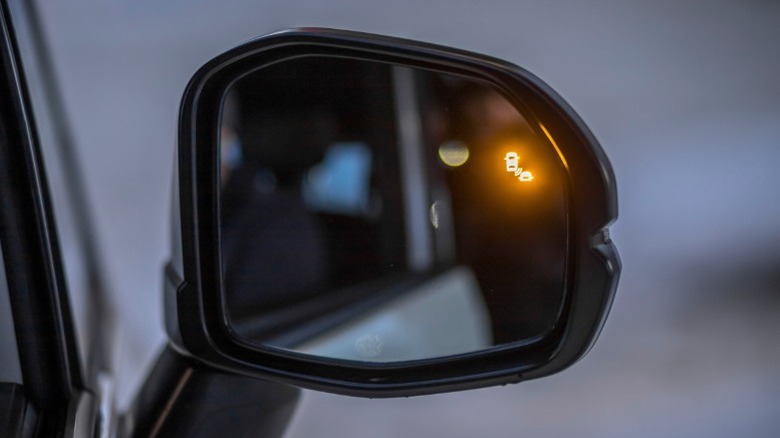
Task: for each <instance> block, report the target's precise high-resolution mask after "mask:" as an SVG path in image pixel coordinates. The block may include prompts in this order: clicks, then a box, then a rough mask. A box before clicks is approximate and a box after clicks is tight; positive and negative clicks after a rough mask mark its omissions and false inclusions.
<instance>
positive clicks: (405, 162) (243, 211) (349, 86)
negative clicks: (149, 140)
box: [220, 57, 567, 362]
mask: <svg viewBox="0 0 780 438" xmlns="http://www.w3.org/2000/svg"><path fill="white" fill-rule="evenodd" d="M221 123H222V124H221V133H222V136H221V145H220V148H221V166H220V172H221V174H220V183H221V190H220V198H221V199H220V219H221V237H220V239H221V240H220V243H221V248H222V266H223V272H222V283H223V290H224V292H225V303H226V305H227V312H228V318H229V320H230V323H231V325H232V329H233V331H234V332H235V333H236V334H237V336H239V337H240V338H241V339H242V340H244V341H246V342H252V343H256V344H258V345H263V346H269V347H275V348H281V349H287V350H293V351H298V352H302V353H306V354H311V355H317V356H324V357H330V358H338V359H349V360H357V361H372V362H395V361H406V360H418V359H428V358H433V357H439V356H445V355H453V354H461V353H467V352H473V351H477V350H481V349H485V348H489V347H492V346H496V345H501V344H505V343H511V342H516V341H522V340H527V339H529V338H533V337H537V336H540V335H543V334H544V333H545V332H546V331H547V330H549V329H550V328H551V327H552V325H553V324H554V322H555V320H556V317H557V315H558V312H559V309H560V307H561V303H562V297H563V292H564V278H565V269H566V266H565V259H566V245H567V240H566V239H567V233H566V208H565V189H564V173H563V167H562V165H561V162H560V158H559V157H558V155H557V154H556V153H555V149H554V148H553V146H552V145H551V144H550V142H549V140H548V139H547V138H546V137H545V136H544V134H542V135H539V133H540V132H542V131H541V130H540V126H539V124H538V122H536V121H535V120H530V119H528V118H524V117H523V116H522V115H521V114H520V113H519V112H518V111H517V109H516V108H515V107H514V106H513V105H512V104H511V103H510V102H509V101H508V100H507V99H506V98H505V97H503V96H502V95H501V94H500V93H499V92H497V91H495V90H494V89H492V88H491V87H490V86H488V85H487V84H485V83H482V82H477V81H475V80H474V79H468V78H462V77H456V76H450V75H446V74H441V73H437V72H430V71H426V70H418V69H411V68H407V67H401V66H393V65H389V64H383V63H376V62H368V61H361V60H349V59H343V58H332V57H307V58H297V59H293V60H287V61H284V62H280V63H277V64H274V65H272V66H269V67H266V68H263V69H261V70H258V71H255V72H253V73H251V74H249V75H247V76H244V77H243V78H241V79H240V80H238V81H237V82H236V83H235V84H234V85H233V86H232V87H231V89H230V90H229V92H228V94H227V95H226V97H225V100H224V104H223V111H222V119H221Z"/></svg>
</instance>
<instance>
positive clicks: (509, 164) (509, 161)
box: [504, 152, 534, 182]
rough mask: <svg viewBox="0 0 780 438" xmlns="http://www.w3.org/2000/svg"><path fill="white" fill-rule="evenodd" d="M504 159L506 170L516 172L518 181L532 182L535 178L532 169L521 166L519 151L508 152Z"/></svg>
mask: <svg viewBox="0 0 780 438" xmlns="http://www.w3.org/2000/svg"><path fill="white" fill-rule="evenodd" d="M504 161H505V162H506V171H507V172H512V173H514V175H515V176H516V177H517V180H518V181H520V182H530V181H533V180H534V175H533V174H532V173H531V172H530V171H528V170H523V168H522V167H519V165H518V161H519V157H518V155H517V152H507V154H506V156H505V157H504Z"/></svg>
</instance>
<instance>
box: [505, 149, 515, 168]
mask: <svg viewBox="0 0 780 438" xmlns="http://www.w3.org/2000/svg"><path fill="white" fill-rule="evenodd" d="M504 161H506V171H507V172H516V171H517V152H507V154H506V156H505V157H504Z"/></svg>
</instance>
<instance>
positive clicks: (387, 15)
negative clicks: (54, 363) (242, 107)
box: [38, 0, 780, 438]
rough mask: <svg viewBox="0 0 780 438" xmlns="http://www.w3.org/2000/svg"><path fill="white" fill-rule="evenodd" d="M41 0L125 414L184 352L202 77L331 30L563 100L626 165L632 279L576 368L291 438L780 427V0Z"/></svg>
mask: <svg viewBox="0 0 780 438" xmlns="http://www.w3.org/2000/svg"><path fill="white" fill-rule="evenodd" d="M38 3H39V9H40V10H41V13H42V15H43V22H44V25H45V27H46V29H45V33H46V35H47V37H48V39H49V42H50V45H51V49H52V52H53V57H54V60H55V66H56V69H57V74H58V76H59V79H60V85H61V88H62V90H63V92H64V98H65V104H66V107H67V109H68V111H69V118H70V121H71V122H72V124H73V129H74V135H75V138H76V141H77V145H78V148H79V149H78V154H79V158H80V159H81V160H82V164H83V168H84V170H85V171H86V182H87V185H88V189H89V193H88V195H89V197H90V200H91V201H92V204H93V210H94V213H95V216H96V218H95V219H96V222H97V226H98V236H97V237H98V240H99V243H100V245H101V252H102V254H103V256H104V257H105V265H106V267H107V269H108V273H109V275H110V276H111V278H112V279H113V280H114V281H113V283H112V285H111V286H112V290H111V292H112V294H113V298H114V300H115V303H116V305H117V307H118V308H119V310H120V316H121V323H122V326H123V327H124V330H125V335H126V336H125V339H126V343H125V344H126V345H124V347H123V357H124V361H123V363H124V364H125V367H124V369H123V370H122V373H123V376H124V378H125V380H124V382H123V384H122V386H121V387H120V393H121V405H122V406H124V405H126V404H127V403H128V401H129V400H130V398H131V397H132V395H133V393H134V391H135V390H136V388H137V385H138V384H139V383H140V381H141V379H142V378H143V375H144V373H145V372H146V370H147V368H148V367H149V366H150V364H151V361H152V360H153V359H154V356H155V354H156V353H157V351H158V350H159V349H160V347H161V346H162V345H163V343H164V342H165V334H164V330H163V323H162V310H161V308H162V299H161V285H162V275H161V274H162V265H163V263H164V261H165V259H166V257H167V255H168V251H169V248H168V229H167V225H168V214H169V211H170V206H169V202H170V199H169V198H170V183H171V172H172V166H173V164H172V161H173V154H174V149H175V141H176V134H175V132H176V124H177V112H178V105H179V99H180V97H181V94H182V92H183V89H184V86H185V84H186V83H187V81H188V79H189V78H190V76H191V75H192V74H193V73H194V72H195V70H196V69H197V68H198V67H199V66H200V65H202V64H203V63H204V62H206V61H207V60H209V59H210V58H211V57H213V56H215V55H217V54H219V53H221V52H222V51H224V50H227V49H229V48H231V47H233V46H234V45H236V44H238V43H240V42H242V41H245V40H247V39H249V38H252V37H255V36H258V35H262V34H265V33H268V32H271V31H276V30H281V29H284V28H289V27H295V26H321V27H338V28H345V29H353V30H361V31H368V32H373V33H381V34H387V35H394V36H401V37H406V38H412V39H418V40H423V41H428V42H434V43H439V44H444V45H449V46H455V47H459V48H463V49H468V50H472V51H476V52H482V53H486V54H489V55H493V56H496V57H500V58H504V59H507V60H509V61H511V62H514V63H516V64H518V65H521V66H523V67H525V68H526V69H528V70H530V71H531V72H533V73H535V74H536V75H538V76H539V77H541V78H542V79H543V80H544V81H546V82H547V83H548V84H550V85H551V86H552V87H553V88H555V89H556V90H557V91H558V92H559V93H560V94H561V95H562V96H563V97H564V98H565V99H566V100H567V101H568V102H569V103H570V104H571V105H572V106H573V107H574V108H575V110H576V111H578V112H579V114H580V115H581V116H582V118H583V119H584V120H585V122H586V123H587V124H588V125H589V126H590V127H591V129H592V130H593V132H594V133H595V135H596V137H597V138H598V139H599V140H600V142H601V144H602V145H603V147H604V149H605V150H606V152H607V154H608V155H609V157H610V159H611V161H612V164H613V166H614V168H615V172H616V174H617V181H618V191H619V200H620V204H619V209H620V218H619V220H618V222H617V223H616V224H615V226H614V227H613V237H614V240H615V242H616V243H617V245H618V248H619V250H620V252H621V255H622V258H623V263H624V270H623V276H622V278H621V282H620V285H619V288H618V295H617V298H616V300H615V304H614V307H613V309H612V313H611V316H610V318H609V320H608V321H607V325H606V327H605V329H604V332H603V334H602V336H601V338H600V340H599V342H598V343H597V345H596V347H595V348H594V349H593V350H592V351H591V353H590V354H589V355H588V356H587V357H586V358H585V359H583V360H582V361H581V362H580V363H578V364H577V365H575V366H574V367H572V368H571V369H569V370H567V371H565V372H563V373H561V374H559V375H556V376H553V377H549V378H546V379H542V380H539V381H531V382H526V383H522V384H520V385H515V386H508V387H501V388H493V389H484V390H478V391H470V392H463V393H456V394H447V395H438V396H428V397H418V398H412V399H400V400H363V399H353V398H346V397H338V396H333V395H327V394H320V393H314V392H306V393H305V394H304V397H303V402H302V404H301V406H300V407H299V409H298V412H297V414H296V417H295V421H294V423H293V425H292V427H291V429H290V431H289V434H288V435H289V437H290V438H294V437H295V438H297V437H331V436H333V437H336V436H361V437H363V436H366V437H396V436H407V437H417V436H419V437H423V436H425V437H431V436H447V437H474V436H497V437H503V436H529V437H560V436H563V437H565V436H575V435H576V436H580V437H627V436H631V437H657V436H664V437H698V436H701V437H720V436H723V437H732V436H745V437H747V436H749V437H776V436H778V435H780V341H778V339H779V338H780V336H778V335H780V195H778V189H780V172H778V170H777V167H778V165H780V3H778V2H774V1H770V0H763V1H762V0H752V1H726V0H715V1H712V0H709V1H708V0H697V1H679V2H666V1H658V2H650V1H647V2H626V1H620V0H614V1H590V2H582V1H574V0H568V1H558V2H543V1H509V0H494V1H476V0H433V1H421V0H415V1H410V0H396V1H392V2H390V1H388V2H369V1H365V0H364V1H327V2H326V1H321V0H306V1H258V0H252V1H249V0H240V1H233V2H230V5H229V6H226V5H225V4H226V3H227V2H219V1H207V0H188V1H184V0H176V1H168V2H165V3H163V2H158V1H151V0H135V1H130V0H73V1H70V2H42V1H39V2H38ZM259 415H261V413H259Z"/></svg>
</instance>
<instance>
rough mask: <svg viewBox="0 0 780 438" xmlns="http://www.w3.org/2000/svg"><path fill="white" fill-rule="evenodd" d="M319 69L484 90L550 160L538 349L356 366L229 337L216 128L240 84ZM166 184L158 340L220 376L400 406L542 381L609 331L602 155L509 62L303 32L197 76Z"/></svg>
mask: <svg viewBox="0 0 780 438" xmlns="http://www.w3.org/2000/svg"><path fill="white" fill-rule="evenodd" d="M302 56H327V57H339V58H348V59H355V60H366V61H372V62H380V63H389V64H393V65H398V66H404V67H412V68H417V69H424V70H430V71H434V72H440V73H446V74H449V75H456V76H460V77H464V78H469V79H473V80H477V81H480V82H484V83H488V84H490V85H491V86H492V87H494V88H495V89H496V90H498V91H500V92H501V93H502V94H503V95H504V97H506V98H507V99H508V100H509V102H510V103H511V104H512V105H514V106H515V107H516V108H517V110H518V111H519V112H521V113H522V114H524V115H530V119H531V120H535V121H538V126H534V127H533V129H535V130H536V131H537V132H538V133H539V134H540V135H542V136H545V137H546V138H547V139H548V140H549V141H550V143H551V145H552V146H553V147H554V148H555V151H556V153H557V155H558V156H559V158H560V161H561V163H562V167H563V169H564V171H565V189H566V203H567V235H568V239H567V242H568V244H567V245H568V246H567V254H566V257H567V260H566V261H565V263H566V273H565V281H564V292H563V305H562V307H561V311H560V313H559V315H558V318H557V319H556V321H555V324H554V325H553V327H552V329H551V330H548V331H547V332H546V333H544V334H543V335H541V336H538V337H535V338H531V339H526V340H522V341H518V342H513V343H508V344H503V345H499V346H496V347H493V348H490V349H487V350H482V351H475V352H469V353H463V354H456V355H451V356H445V357H440V358H433V359H423V360H415V361H404V362H392V363H381V362H355V361H345V360H340V359H332V358H324V357H316V356H311V355H306V354H301V353H297V352H294V351H287V350H280V349H274V348H264V347H263V346H259V345H257V344H251V343H247V342H245V341H244V340H243V339H241V337H240V336H238V335H237V334H236V333H235V331H234V330H233V329H232V327H231V325H230V323H229V318H228V316H227V310H226V303H225V299H224V295H223V290H222V284H223V282H222V278H221V275H222V262H221V255H220V254H221V253H220V251H221V248H220V237H219V230H220V216H219V204H218V200H219V187H220V174H219V163H220V161H219V160H220V150H219V144H220V140H219V139H220V120H221V116H222V114H221V112H222V108H223V102H224V99H225V96H226V94H227V92H228V90H229V88H230V87H231V85H232V84H233V83H235V81H237V80H238V79H239V78H240V77H243V76H244V75H246V74H247V73H249V72H252V71H256V70H258V69H260V68H263V67H264V66H268V65H271V64H275V63H279V62H281V61H284V60H289V59H292V58H299V57H302ZM177 172H178V176H177V178H176V179H175V181H174V184H175V186H174V200H175V201H174V202H176V203H177V205H174V209H173V210H174V214H173V224H172V226H173V233H172V234H173V245H174V246H173V251H174V254H173V256H172V259H171V262H170V263H169V264H168V266H167V267H166V278H165V311H166V329H167V331H168V334H169V336H170V338H171V343H172V345H173V346H174V348H176V349H177V350H178V351H180V352H182V353H184V354H186V355H188V356H191V357H193V358H196V359H197V360H199V361H202V362H204V363H206V364H209V365H210V366H213V367H215V368H217V369H220V370H224V371H229V372H234V373H239V374H243V375H248V376H255V377H258V378H264V379H270V380H275V381H279V382H283V383H287V384H291V385H295V386H300V387H305V388H309V389H316V390H322V391H327V392H334V393H339V394H345V395H352V396H366V397H396V396H410V395H420V394H429V393H438V392H448V391H456V390H463V389H470V388H477V387H484V386H491V385H498V384H506V383H516V382H519V381H522V380H528V379H532V378H538V377H543V376H546V375H550V374H553V373H556V372H558V371H561V370H563V369H565V368H566V367H568V366H570V365H571V364H573V363H574V362H576V361H577V360H578V359H580V358H581V357H582V356H584V355H585V353H587V351H588V350H589V349H590V347H591V346H592V345H593V342H594V341H595V339H596V337H597V336H598V333H599V331H600V330H601V327H602V326H603V324H604V321H605V318H606V316H607V313H608V310H609V308H610V306H611V303H612V299H613V296H614V293H615V289H616V285H617V279H618V275H619V271H620V261H619V258H618V255H617V252H616V250H615V247H614V245H613V243H612V241H611V240H610V238H609V232H608V229H607V227H608V226H609V225H610V224H611V223H612V222H613V221H614V220H615V218H616V217H617V195H616V188H615V182H614V175H613V172H612V169H611V166H610V164H609V161H608V160H607V157H606V155H605V154H604V152H603V151H602V149H601V147H600V146H599V145H598V143H597V141H596V140H595V138H594V137H593V135H592V134H591V132H590V131H589V130H588V128H587V127H586V126H585V124H584V123H583V122H582V121H581V120H580V118H579V117H578V116H577V115H576V114H575V113H574V111H573V110H572V109H571V108H570V107H569V106H568V105H567V104H566V103H565V102H564V101H563V99H562V98H561V97H559V96H558V95H557V94H556V93H555V92H554V91H553V90H552V89H550V88H549V87H548V86H547V85H546V84H544V83H543V82H542V81H541V80H539V79H538V78H536V77H535V76H533V75H532V74H531V73H529V72H527V71H525V70H523V69H521V68H519V67H517V66H514V65H511V64H508V63H506V62H504V61H501V60H498V59H494V58H490V57H486V56H482V55H478V54H474V53H469V52H465V51H460V50H455V49H450V48H445V47H440V46H435V45H431V44H424V43H418V42H414V41H408V40H401V39H396V38H388V37H382V36H376V35H369V34H363V33H356V32H347V31H338V30H329V29H310V28H307V29H298V30H292V31H285V32H280V33H276V34H271V35H268V36H265V37H261V38H258V39H255V40H252V41H249V42H247V43H245V44H243V45H241V46H238V47H236V48H234V49H232V50H230V51H228V52H226V53H224V54H222V55H220V56H218V57H216V58H214V59H213V60H211V61H209V62H208V63H207V64H205V65H204V66H203V67H202V68H201V69H200V70H199V71H198V72H197V73H196V74H195V75H194V76H193V78H192V79H191V81H190V83H189V85H188V86H187V88H186V90H185V93H184V97H183V100H182V105H181V111H180V119H179V134H178V156H177Z"/></svg>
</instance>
